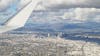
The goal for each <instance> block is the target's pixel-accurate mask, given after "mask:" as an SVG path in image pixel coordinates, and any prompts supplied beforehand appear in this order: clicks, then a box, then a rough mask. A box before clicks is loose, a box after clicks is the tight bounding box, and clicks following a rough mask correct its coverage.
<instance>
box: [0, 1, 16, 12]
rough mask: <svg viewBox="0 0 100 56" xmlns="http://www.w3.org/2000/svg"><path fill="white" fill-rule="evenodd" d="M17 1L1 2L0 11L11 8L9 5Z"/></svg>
mask: <svg viewBox="0 0 100 56" xmlns="http://www.w3.org/2000/svg"><path fill="white" fill-rule="evenodd" d="M14 1H15V0H0V11H2V10H4V9H6V8H7V7H9V5H10V4H11V3H12V2H14Z"/></svg>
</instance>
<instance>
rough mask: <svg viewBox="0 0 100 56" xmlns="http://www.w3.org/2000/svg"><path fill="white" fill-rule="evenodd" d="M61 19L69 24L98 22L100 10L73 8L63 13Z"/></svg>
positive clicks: (99, 20)
mask: <svg viewBox="0 0 100 56" xmlns="http://www.w3.org/2000/svg"><path fill="white" fill-rule="evenodd" d="M61 17H62V19H65V20H67V21H69V22H76V23H77V22H81V23H82V22H100V9H96V8H73V9H69V10H68V12H65V13H64V15H63V16H61Z"/></svg>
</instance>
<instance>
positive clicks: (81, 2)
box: [42, 0, 100, 9]
mask: <svg viewBox="0 0 100 56" xmlns="http://www.w3.org/2000/svg"><path fill="white" fill-rule="evenodd" d="M42 3H43V6H44V7H46V8H57V9H58V8H76V7H87V8H91V7H92V8H93V7H95V8H100V6H99V5H100V0H43V2H42Z"/></svg>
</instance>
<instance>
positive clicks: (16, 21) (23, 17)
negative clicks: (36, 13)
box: [0, 0, 40, 33]
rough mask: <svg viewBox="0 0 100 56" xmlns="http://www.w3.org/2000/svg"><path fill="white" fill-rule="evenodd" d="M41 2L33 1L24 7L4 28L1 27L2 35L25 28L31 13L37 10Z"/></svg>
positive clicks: (38, 0)
mask: <svg viewBox="0 0 100 56" xmlns="http://www.w3.org/2000/svg"><path fill="white" fill-rule="evenodd" d="M38 2H40V0H32V1H31V2H30V3H29V4H28V5H27V6H26V7H24V8H23V9H22V10H21V11H19V13H17V14H16V15H15V16H14V17H12V18H11V19H10V20H8V21H7V22H6V23H5V24H4V25H3V26H2V27H0V33H3V32H7V31H10V30H14V29H17V28H20V27H23V26H24V25H25V23H26V21H27V20H28V18H29V17H30V15H31V13H32V12H33V10H34V9H35V7H36V5H37V4H38Z"/></svg>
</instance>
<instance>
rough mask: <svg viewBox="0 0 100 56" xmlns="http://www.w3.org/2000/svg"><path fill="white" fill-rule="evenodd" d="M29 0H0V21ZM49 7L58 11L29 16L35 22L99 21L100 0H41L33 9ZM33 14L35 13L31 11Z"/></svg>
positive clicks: (46, 8)
mask: <svg viewBox="0 0 100 56" xmlns="http://www.w3.org/2000/svg"><path fill="white" fill-rule="evenodd" d="M30 1H31V0H0V22H1V21H3V20H5V19H6V18H9V17H10V16H11V15H13V14H14V13H16V12H17V10H18V9H20V8H22V7H23V6H25V5H26V4H27V3H29V2H30ZM34 1H35V0H34ZM51 9H58V10H60V11H59V12H55V13H54V12H48V13H46V14H47V16H45V17H43V14H44V15H46V14H45V13H43V12H42V13H41V14H39V15H38V14H36V15H38V16H33V17H32V16H31V19H32V20H33V21H37V22H53V21H54V20H55V21H54V22H59V21H60V20H62V21H63V20H64V22H68V23H85V22H98V23H99V22H100V0H41V1H40V2H39V4H38V5H37V7H36V9H35V10H37V11H38V10H51ZM61 9H66V11H64V12H63V10H61ZM51 11H52V10H51ZM61 12H62V13H61ZM9 13H10V14H9ZM33 14H35V13H34V12H33ZM57 14H60V15H57ZM39 16H40V17H39ZM44 18H45V19H44ZM46 19H48V20H46ZM65 20H66V21H65Z"/></svg>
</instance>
